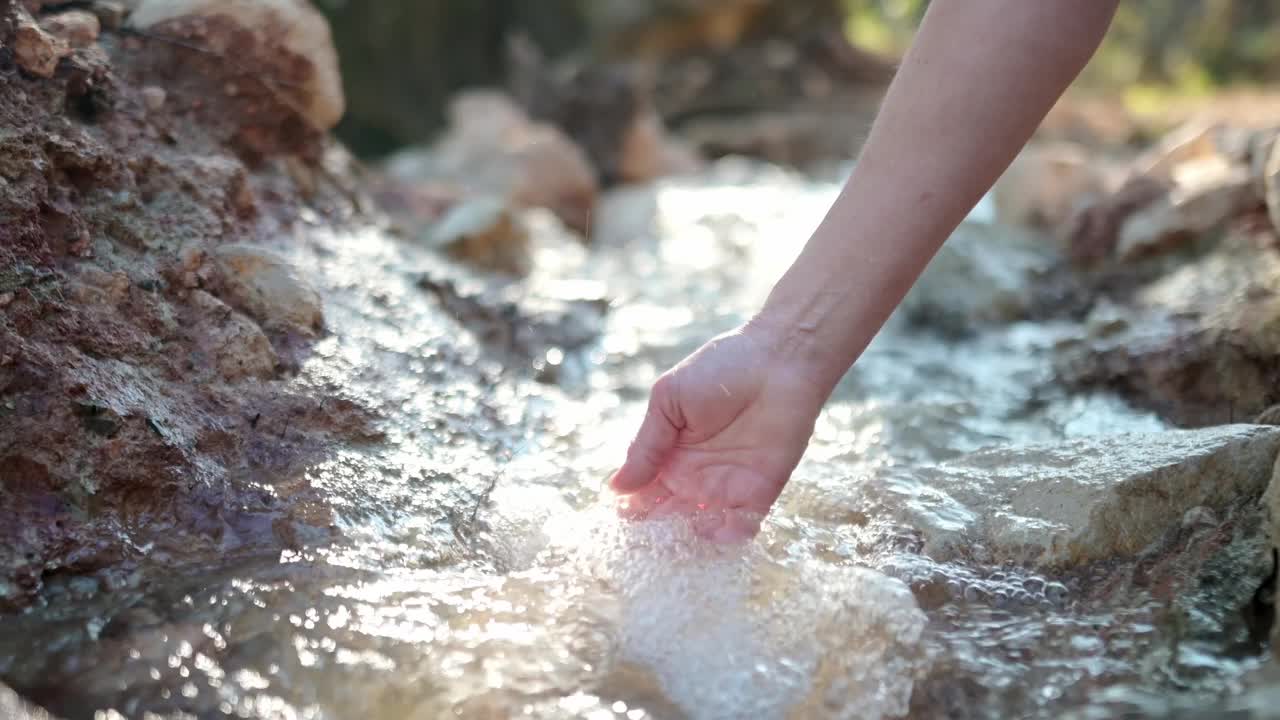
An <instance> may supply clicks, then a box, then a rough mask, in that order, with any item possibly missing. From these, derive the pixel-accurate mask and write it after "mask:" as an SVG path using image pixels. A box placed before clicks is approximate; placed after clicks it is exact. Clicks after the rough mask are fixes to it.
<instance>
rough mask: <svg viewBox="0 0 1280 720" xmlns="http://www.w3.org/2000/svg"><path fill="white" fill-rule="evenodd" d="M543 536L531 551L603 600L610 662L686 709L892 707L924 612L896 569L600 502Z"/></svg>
mask: <svg viewBox="0 0 1280 720" xmlns="http://www.w3.org/2000/svg"><path fill="white" fill-rule="evenodd" d="M513 526H514V525H513ZM546 536H547V537H549V538H550V545H549V546H548V549H547V551H546V552H545V553H544V554H543V556H542V558H541V559H540V563H542V564H543V565H544V566H545V567H559V568H560V569H561V572H560V575H561V577H562V579H565V580H566V581H567V582H570V583H572V584H578V583H586V584H588V585H592V586H596V587H598V588H601V589H602V590H603V592H604V593H605V594H607V595H608V596H610V598H611V600H613V601H614V602H611V603H610V604H611V605H613V606H614V607H615V608H616V610H615V612H616V613H617V616H616V623H617V628H616V633H617V644H616V647H617V648H618V650H617V652H618V656H617V657H616V658H615V661H618V662H624V663H632V664H635V665H639V666H642V667H643V668H646V669H647V670H648V671H649V672H651V673H652V675H653V676H654V677H655V678H656V680H657V682H658V684H659V685H660V686H661V690H662V691H663V693H664V694H665V695H666V697H667V698H669V699H670V701H671V702H672V703H674V704H675V705H677V706H679V707H680V708H681V709H682V710H683V711H684V712H685V713H686V714H687V715H688V716H689V717H690V718H692V719H693V720H716V719H719V718H743V717H751V718H783V717H804V718H870V719H872V720H874V719H875V718H881V717H895V716H899V715H901V714H903V713H905V712H906V709H907V703H908V701H909V699H910V695H911V688H912V685H913V682H914V680H915V678H916V677H918V675H919V673H920V672H921V671H922V670H923V666H924V659H923V655H922V652H921V650H920V636H921V633H922V631H923V629H924V626H925V616H924V614H923V613H922V612H921V611H920V610H919V609H918V608H917V607H916V604H915V601H914V599H913V597H912V596H911V594H910V592H909V591H908V589H907V588H906V587H905V586H904V585H902V584H901V583H900V582H898V581H897V580H893V579H891V578H888V577H886V576H884V575H881V574H879V573H876V572H874V571H871V570H867V569H864V568H856V567H838V566H833V565H829V564H826V563H822V562H820V561H817V560H805V561H803V562H800V563H796V562H792V561H787V562H785V563H784V562H781V561H778V560H775V559H773V558H770V557H769V556H768V555H767V554H766V553H765V552H764V551H763V550H762V549H761V548H762V546H763V545H762V544H761V543H755V544H751V545H748V546H745V547H739V548H726V547H723V546H715V545H710V544H706V543H703V542H702V541H699V540H697V539H696V538H695V537H694V536H693V534H692V532H691V530H690V528H689V527H688V524H687V523H684V522H681V521H676V520H673V521H668V522H662V523H660V522H647V523H624V522H620V521H618V520H617V519H616V518H614V517H613V516H612V514H611V513H609V512H608V511H607V510H597V511H592V512H588V513H574V514H571V515H567V516H562V517H559V518H553V519H552V520H551V522H550V523H549V525H548V527H547V530H546Z"/></svg>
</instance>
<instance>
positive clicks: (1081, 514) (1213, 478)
mask: <svg viewBox="0 0 1280 720" xmlns="http://www.w3.org/2000/svg"><path fill="white" fill-rule="evenodd" d="M1278 452H1280V429H1278V428H1274V427H1264V426H1257V425H1229V426H1221V427H1215V428H1207V429H1204V430H1174V431H1167V432H1162V433H1149V434H1122V435H1116V436H1111V437H1089V438H1080V439H1075V440H1070V441H1066V442H1063V443H1061V444H1054V445H1029V446H1024V447H1010V448H998V449H991V450H982V451H978V452H975V453H971V454H969V455H964V456H962V457H959V458H956V459H955V460H952V461H948V462H944V463H941V464H939V465H937V466H935V467H934V468H932V469H929V470H927V471H925V473H924V474H925V475H926V477H925V478H924V483H923V484H924V485H925V486H927V487H928V488H930V492H929V493H928V494H927V495H918V494H917V495H912V496H903V495H901V494H900V492H901V491H899V490H898V488H899V487H918V486H917V485H916V484H915V483H910V484H904V485H898V484H895V483H894V482H892V480H891V479H888V478H886V479H872V480H867V481H865V487H864V488H862V490H861V497H860V500H861V503H862V504H861V505H860V506H859V508H858V509H859V510H861V511H862V512H864V513H865V514H866V515H867V516H869V517H877V516H880V515H884V516H886V517H893V518H894V519H895V520H896V521H899V522H901V523H903V524H905V525H907V526H909V527H912V528H915V529H916V530H918V531H919V532H920V533H921V534H922V536H923V539H924V543H925V546H924V551H925V553H926V554H928V555H929V556H930V557H932V558H934V559H936V560H948V559H952V558H955V557H957V556H964V555H967V554H969V553H971V552H974V551H975V550H974V549H975V548H978V547H982V548H984V551H985V552H987V553H989V554H990V556H991V557H990V558H988V559H990V560H992V561H994V562H996V563H1005V562H1013V563H1022V562H1029V563H1032V564H1034V565H1037V566H1048V567H1055V568H1068V567H1072V566H1078V565H1082V564H1088V563H1092V562H1100V561H1117V560H1123V559H1125V558H1130V557H1133V556H1134V555H1137V554H1138V553H1140V552H1142V551H1143V550H1145V549H1146V548H1148V546H1150V545H1151V544H1152V543H1154V542H1156V541H1157V540H1158V539H1160V537H1161V536H1162V535H1163V534H1164V533H1165V532H1166V531H1167V530H1169V529H1172V528H1178V527H1180V525H1181V523H1182V522H1183V519H1184V517H1186V516H1187V514H1188V513H1189V512H1191V511H1192V510H1193V509H1196V508H1200V510H1199V511H1198V512H1200V513H1201V514H1202V515H1203V514H1204V512H1206V511H1208V512H1212V513H1219V512H1224V511H1225V509H1226V508H1228V507H1229V506H1232V505H1233V504H1235V503H1237V502H1239V501H1240V500H1241V499H1247V498H1250V497H1260V496H1261V494H1262V492H1263V490H1264V489H1266V487H1267V483H1268V482H1269V481H1270V479H1271V475H1272V468H1273V466H1274V464H1275V461H1276V457H1277V453H1278Z"/></svg>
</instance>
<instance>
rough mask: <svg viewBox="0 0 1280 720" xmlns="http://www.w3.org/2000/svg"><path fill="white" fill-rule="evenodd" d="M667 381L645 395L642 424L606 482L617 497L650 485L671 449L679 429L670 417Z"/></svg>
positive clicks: (661, 379)
mask: <svg viewBox="0 0 1280 720" xmlns="http://www.w3.org/2000/svg"><path fill="white" fill-rule="evenodd" d="M669 382H670V381H669V380H667V379H666V378H660V379H659V380H658V382H657V383H655V384H654V386H653V391H652V393H650V395H649V408H648V410H646V411H645V415H644V422H642V423H641V424H640V430H639V432H637V433H636V437H635V439H634V440H632V441H631V447H629V448H628V449H627V459H626V461H625V462H624V463H623V465H622V467H621V468H620V469H619V470H618V472H616V473H614V475H613V478H612V479H611V480H610V481H609V485H610V487H612V488H613V489H614V490H615V491H617V492H620V493H632V492H635V491H636V490H639V489H640V488H643V487H645V486H646V485H648V484H649V483H651V482H653V480H654V478H655V477H657V476H658V473H659V472H660V471H661V470H662V466H663V465H664V464H665V463H666V461H667V458H668V457H669V456H670V455H671V451H672V450H673V449H674V448H675V445H676V438H677V437H678V435H679V434H680V427H679V426H678V425H677V424H676V421H675V419H674V418H673V416H674V415H675V414H676V413H675V412H674V408H673V401H672V395H671V391H670V390H669V385H668V383H669Z"/></svg>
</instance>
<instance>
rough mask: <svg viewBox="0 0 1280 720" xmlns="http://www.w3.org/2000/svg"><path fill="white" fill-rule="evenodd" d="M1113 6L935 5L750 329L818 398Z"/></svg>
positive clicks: (1075, 67) (1080, 58)
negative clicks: (810, 372) (765, 331)
mask: <svg viewBox="0 0 1280 720" xmlns="http://www.w3.org/2000/svg"><path fill="white" fill-rule="evenodd" d="M1117 4H1118V1H1117V0H1083V1H1082V0H934V2H933V3H932V5H931V6H930V7H929V10H928V13H927V14H926V16H925V19H924V22H923V24H922V25H921V27H920V31H919V34H918V35H917V37H916V40H915V42H914V44H913V47H912V49H911V50H910V52H908V54H907V56H906V58H905V59H904V60H903V63H902V67H901V68H900V69H899V71H898V74H897V77H896V78H895V79H894V81H893V84H892V85H891V86H890V88H889V92H888V94H887V95H886V97H885V101H884V104H883V107H882V108H881V110H880V113H879V116H878V117H877V119H876V122H875V124H874V126H873V127H872V130H871V134H870V137H869V138H868V140H867V142H866V144H865V146H864V147H863V150H862V154H861V157H860V158H859V161H858V163H857V166H856V168H855V170H854V172H853V174H852V176H851V177H850V179H849V181H848V183H847V185H846V186H845V188H844V190H843V192H842V193H841V195H840V196H839V199H837V201H836V202H835V204H834V206H833V207H832V208H831V210H830V212H829V213H828V215H827V217H826V218H825V219H824V220H823V222H822V224H821V225H820V226H819V228H818V229H817V231H816V232H815V233H814V234H813V237H812V238H811V239H810V241H809V243H808V245H806V247H805V249H804V251H803V252H802V253H801V255H800V257H799V258H798V259H797V260H796V262H795V264H794V265H793V266H792V267H791V269H790V270H789V271H788V272H787V273H786V275H785V276H784V277H783V278H782V279H781V281H780V282H779V283H778V285H777V286H776V287H775V289H774V291H773V293H772V294H771V295H770V297H769V300H768V302H767V303H766V305H765V308H764V309H763V311H762V312H761V314H760V317H759V319H758V322H762V323H766V324H769V325H772V326H774V327H775V328H777V329H780V330H781V332H780V336H781V337H783V338H784V339H783V340H782V342H783V343H784V344H785V346H786V347H787V349H788V352H796V353H799V354H800V355H801V357H800V358H798V359H803V360H804V361H806V364H809V363H812V364H813V365H814V368H815V372H817V373H818V377H819V379H820V381H821V382H822V383H823V384H824V386H831V387H834V385H835V383H836V382H837V381H838V380H839V378H840V376H841V375H843V374H844V372H845V371H846V370H848V368H849V366H850V365H852V364H853V362H854V361H855V360H856V359H857V357H858V356H859V355H860V354H861V353H862V351H863V349H865V347H866V346H867V344H868V343H869V342H870V341H871V339H872V338H873V337H874V336H875V334H876V333H877V332H878V331H879V329H880V327H881V325H883V324H884V322H885V320H886V319H887V318H888V316H889V314H890V313H891V312H892V311H893V309H894V308H895V307H896V306H897V305H898V303H899V302H901V300H902V298H903V297H904V296H905V294H906V293H907V291H908V290H909V289H910V287H911V285H912V284H913V283H914V282H915V280H916V278H917V277H918V276H919V275H920V273H921V272H922V271H923V270H924V268H925V266H926V265H927V264H928V262H929V260H930V259H931V258H932V257H933V255H934V253H936V252H937V250H938V248H939V247H941V245H942V243H943V242H944V241H945V240H946V239H947V237H948V236H949V235H950V234H951V232H952V231H953V230H955V228H956V226H957V225H959V223H960V222H961V221H962V220H963V219H964V217H965V216H966V215H967V214H968V213H969V211H970V210H972V209H973V206H974V205H975V204H976V203H977V202H978V200H979V199H980V198H981V197H982V195H983V194H984V193H985V192H986V191H987V190H989V189H990V188H991V186H992V185H993V184H994V183H995V181H996V179H997V178H998V177H999V176H1000V174H1001V173H1003V172H1004V170H1005V169H1006V168H1007V167H1008V166H1009V163H1010V162H1012V160H1013V158H1014V156H1015V155H1016V154H1017V153H1018V151H1019V150H1020V149H1021V148H1022V146H1023V145H1024V144H1025V143H1026V141H1027V140H1028V139H1029V138H1030V136H1031V134H1032V133H1033V132H1034V131H1035V128H1036V127H1037V126H1038V125H1039V123H1040V121H1041V120H1043V119H1044V116H1045V115H1046V114H1047V113H1048V112H1049V110H1050V108H1051V107H1052V106H1053V104H1054V103H1055V102H1056V101H1057V100H1058V98H1059V97H1060V96H1061V94H1062V93H1063V92H1064V91H1065V89H1066V87H1067V86H1068V85H1069V84H1070V83H1071V82H1072V81H1073V80H1074V79H1075V77H1076V76H1077V75H1078V74H1079V73H1080V71H1081V70H1082V69H1083V68H1084V66H1085V64H1086V63H1087V62H1088V61H1089V58H1090V57H1091V56H1092V55H1093V53H1094V51H1095V50H1096V49H1097V47H1098V44H1099V43H1100V41H1101V39H1102V37H1103V35H1104V34H1105V32H1106V29H1107V26H1108V25H1109V23H1110V21H1111V18H1112V16H1113V15H1114V13H1115V9H1116V6H1117ZM828 389H829V388H828Z"/></svg>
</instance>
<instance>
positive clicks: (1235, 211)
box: [1116, 155, 1258, 261]
mask: <svg viewBox="0 0 1280 720" xmlns="http://www.w3.org/2000/svg"><path fill="white" fill-rule="evenodd" d="M1170 174H1171V177H1172V179H1173V188H1172V189H1171V190H1170V191H1169V192H1168V194H1167V195H1165V196H1164V197H1162V198H1160V199H1158V200H1157V201H1155V202H1153V203H1152V204H1150V205H1148V206H1147V207H1145V208H1143V209H1141V210H1139V211H1137V212H1135V213H1134V214H1133V215H1131V216H1129V218H1128V219H1126V220H1125V221H1124V223H1123V225H1122V226H1121V228H1120V234H1119V239H1118V245H1117V248H1116V253H1117V254H1118V255H1119V258H1120V260H1121V261H1129V260H1134V259H1136V258H1140V257H1145V256H1149V255H1152V254H1155V253H1159V252H1162V251H1165V250H1167V249H1169V248H1171V247H1175V246H1177V245H1178V244H1179V243H1180V242H1183V241H1187V240H1192V239H1195V238H1197V237H1199V236H1201V235H1203V234H1205V233H1208V232H1210V231H1213V230H1215V229H1218V228H1220V227H1221V226H1222V225H1223V224H1224V223H1226V222H1227V221H1229V220H1231V219H1232V218H1234V217H1237V216H1238V215H1240V214H1242V213H1245V212H1247V211H1249V210H1251V209H1252V208H1253V207H1255V206H1256V205H1257V203H1258V198H1257V196H1256V194H1255V193H1254V186H1253V180H1252V177H1251V176H1250V173H1249V168H1248V167H1246V166H1244V165H1240V164H1236V163H1231V162H1228V161H1227V160H1226V159H1225V158H1223V157H1221V156H1216V155H1215V156H1206V157H1202V158H1200V159H1197V160H1194V161H1190V162H1185V163H1183V164H1181V165H1178V166H1177V167H1175V168H1173V169H1172V170H1171V171H1170Z"/></svg>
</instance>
